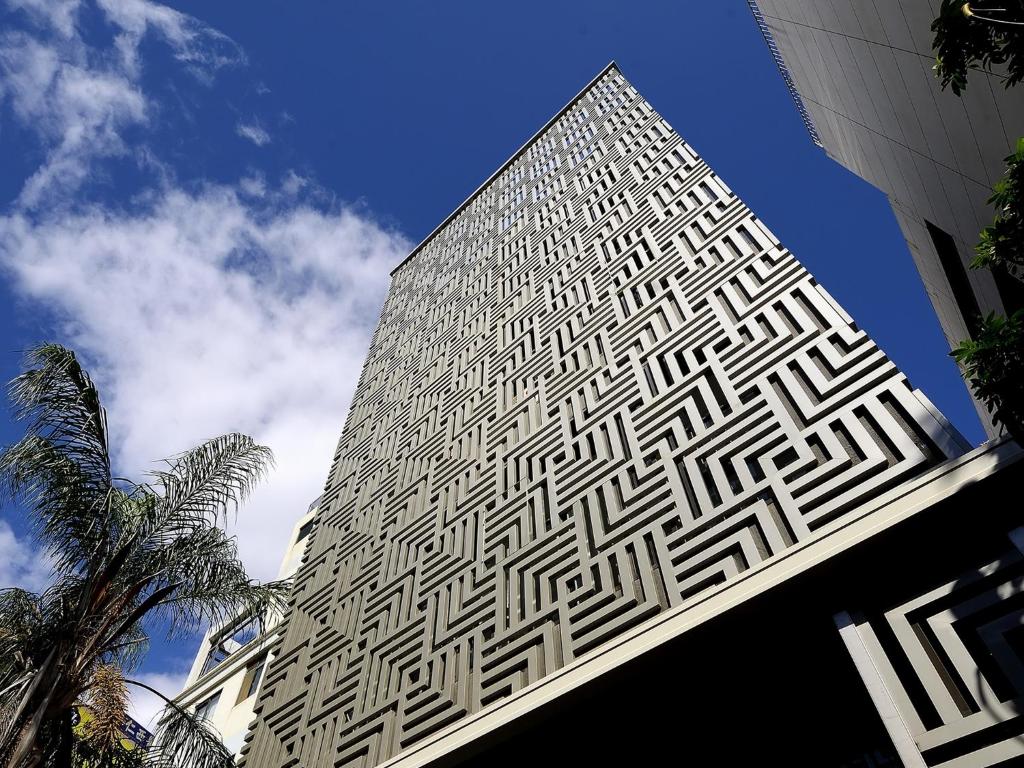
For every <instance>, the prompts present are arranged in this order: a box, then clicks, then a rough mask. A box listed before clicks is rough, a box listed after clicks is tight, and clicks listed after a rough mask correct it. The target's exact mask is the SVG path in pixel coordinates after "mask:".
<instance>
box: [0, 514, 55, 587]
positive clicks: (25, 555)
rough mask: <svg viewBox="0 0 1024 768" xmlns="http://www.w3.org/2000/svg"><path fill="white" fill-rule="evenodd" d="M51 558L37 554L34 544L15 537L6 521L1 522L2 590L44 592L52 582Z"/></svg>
mask: <svg viewBox="0 0 1024 768" xmlns="http://www.w3.org/2000/svg"><path fill="white" fill-rule="evenodd" d="M50 562H51V561H50V558H48V557H46V556H45V555H42V554H41V553H39V552H36V551H35V549H34V548H33V547H32V542H31V541H29V540H28V539H27V538H19V537H18V536H16V535H15V533H14V531H13V530H12V529H11V526H10V525H8V523H7V521H6V520H0V589H3V588H4V587H21V588H22V589H27V590H29V591H30V592H37V593H38V592H42V591H43V590H44V589H46V587H47V585H48V584H49V581H50Z"/></svg>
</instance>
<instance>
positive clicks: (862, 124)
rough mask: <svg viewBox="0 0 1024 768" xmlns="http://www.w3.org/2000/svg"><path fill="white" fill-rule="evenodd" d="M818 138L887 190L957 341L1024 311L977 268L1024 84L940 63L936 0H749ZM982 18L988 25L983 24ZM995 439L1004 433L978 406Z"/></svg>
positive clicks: (1022, 294) (1023, 114) (1018, 123)
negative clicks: (956, 80)
mask: <svg viewBox="0 0 1024 768" xmlns="http://www.w3.org/2000/svg"><path fill="white" fill-rule="evenodd" d="M748 3H749V5H750V7H751V9H752V10H753V12H754V16H755V18H756V20H757V21H758V24H759V25H760V27H761V31H762V32H763V33H764V36H765V40H766V41H767V43H768V47H769V49H770V50H771V53H772V55H773V56H774V57H775V60H776V63H777V64H778V66H779V69H780V71H781V72H782V75H783V79H784V81H785V82H786V85H787V87H788V88H789V89H790V91H791V92H792V94H793V97H794V99H795V100H796V103H797V108H798V109H799V111H800V114H801V116H802V117H803V120H804V123H805V124H806V126H807V130H808V132H809V133H810V135H811V138H812V140H813V141H814V142H815V143H816V144H818V145H819V146H820V147H822V148H823V149H824V150H825V152H827V153H828V155H829V157H831V158H832V159H834V160H836V161H837V162H839V163H841V164H842V165H844V166H845V167H846V168H848V169H850V170H851V171H853V172H854V173H856V174H857V175H858V176H860V177H861V178H863V179H865V180H866V181H868V182H870V183H871V184H873V185H874V186H876V187H878V188H879V189H880V190H882V191H883V192H885V194H886V195H887V196H888V197H889V200H890V202H891V203H892V208H893V211H894V212H895V214H896V218H897V220H898V221H899V224H900V228H901V229H902V230H903V235H904V237H905V238H906V240H907V245H908V247H909V248H910V253H911V255H912V256H913V258H914V262H915V264H916V265H917V269H918V272H920V274H921V279H922V280H923V281H924V285H925V288H926V289H927V291H928V295H929V297H930V298H931V301H932V305H933V306H934V308H935V312H936V314H937V315H938V317H939V322H940V324H941V326H942V329H943V332H944V333H945V334H946V338H947V339H948V341H949V343H950V345H951V346H955V345H956V344H957V343H959V342H960V341H962V340H964V339H966V338H969V337H970V335H971V333H972V331H973V329H974V326H975V323H976V320H977V318H978V317H980V316H983V315H987V314H988V313H989V312H993V311H995V312H999V313H1003V314H1008V313H1011V312H1013V311H1015V310H1017V309H1020V308H1022V307H1024V285H1022V284H1021V282H1020V281H1019V280H1016V279H1015V278H1013V277H1012V276H1010V275H1009V274H1005V273H995V274H993V273H992V272H990V271H988V270H971V269H968V267H967V265H968V264H969V263H970V261H971V259H972V258H973V257H974V246H975V244H976V243H977V242H978V235H979V233H980V231H981V229H982V228H983V227H985V226H986V225H988V224H990V223H992V219H993V217H994V216H995V211H994V210H993V209H992V207H991V206H990V205H988V204H987V203H986V200H987V199H988V197H989V195H991V193H992V187H993V185H994V184H995V182H996V181H997V180H998V178H999V177H1000V176H1001V175H1002V174H1003V172H1004V171H1005V170H1006V163H1005V161H1004V158H1006V157H1007V156H1008V155H1009V154H1011V153H1012V152H1013V150H1014V147H1015V145H1016V142H1017V140H1018V139H1019V138H1021V137H1024V91H1022V90H1021V89H1020V88H1017V89H1011V90H1007V89H1005V88H1004V87H1003V80H1004V78H1002V77H1000V76H999V75H998V74H989V73H985V72H983V71H980V70H975V71H972V72H971V74H970V78H969V84H968V88H967V90H966V91H965V92H964V94H963V96H956V95H955V94H954V93H953V92H952V91H949V90H947V91H943V90H942V88H941V87H940V83H939V80H938V78H936V77H935V73H934V72H933V71H932V67H933V65H934V64H935V53H934V51H933V50H932V37H933V34H932V32H931V24H932V22H933V21H934V20H935V18H936V17H937V16H938V13H939V6H940V3H939V0H748ZM978 23H982V22H978ZM979 415H980V417H981V420H982V423H983V424H984V425H985V428H986V430H987V431H988V433H989V434H990V435H993V436H994V435H995V434H996V432H997V430H996V428H995V427H993V425H992V423H991V420H990V419H989V417H988V416H987V415H986V414H985V413H984V409H983V408H982V407H981V406H980V405H979Z"/></svg>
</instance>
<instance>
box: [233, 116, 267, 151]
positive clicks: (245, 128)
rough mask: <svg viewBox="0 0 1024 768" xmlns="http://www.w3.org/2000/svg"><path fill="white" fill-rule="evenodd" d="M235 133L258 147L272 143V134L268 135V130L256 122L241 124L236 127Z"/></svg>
mask: <svg viewBox="0 0 1024 768" xmlns="http://www.w3.org/2000/svg"><path fill="white" fill-rule="evenodd" d="M235 133H237V134H238V135H239V136H241V137H242V138H243V139H248V140H249V141H251V142H252V143H253V144H255V145H256V146H257V147H262V146H265V145H267V144H269V143H270V134H269V133H267V131H266V129H265V128H264V127H263V126H262V125H260V124H259V123H258V122H256V121H252V122H249V123H239V124H238V125H236V126H235Z"/></svg>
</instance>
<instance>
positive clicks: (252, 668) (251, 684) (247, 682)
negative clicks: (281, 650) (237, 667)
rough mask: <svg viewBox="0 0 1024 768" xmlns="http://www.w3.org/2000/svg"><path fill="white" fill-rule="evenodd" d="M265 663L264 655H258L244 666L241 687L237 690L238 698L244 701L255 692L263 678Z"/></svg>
mask: <svg viewBox="0 0 1024 768" xmlns="http://www.w3.org/2000/svg"><path fill="white" fill-rule="evenodd" d="M266 663H267V657H266V656H260V657H259V658H258V659H256V660H255V661H253V662H251V663H250V664H249V666H248V667H246V668H245V677H244V678H243V679H242V688H241V690H240V691H239V692H238V700H239V701H244V700H245V699H248V698H249V697H250V696H252V695H253V694H255V693H256V691H257V690H259V687H260V681H261V680H262V679H263V667H264V666H265V665H266Z"/></svg>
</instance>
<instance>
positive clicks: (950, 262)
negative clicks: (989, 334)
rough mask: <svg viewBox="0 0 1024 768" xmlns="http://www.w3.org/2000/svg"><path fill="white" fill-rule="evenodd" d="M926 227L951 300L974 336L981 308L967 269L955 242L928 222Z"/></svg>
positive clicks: (946, 233) (947, 234)
mask: <svg viewBox="0 0 1024 768" xmlns="http://www.w3.org/2000/svg"><path fill="white" fill-rule="evenodd" d="M925 226H927V227H928V234H929V235H930V236H931V238H932V245H934V246H935V252H936V253H937V254H938V256H939V264H940V265H941V266H942V271H943V272H944V273H945V275H946V282H948V283H949V288H950V290H951V291H952V292H953V300H954V301H955V302H956V305H957V308H958V309H959V310H960V315H961V316H962V317H963V319H964V323H965V324H966V325H967V331H968V333H970V334H971V336H974V335H975V334H976V333H977V331H978V323H979V321H980V319H981V307H979V306H978V298H977V296H975V295H974V289H973V288H971V281H970V280H969V279H968V277H967V268H966V267H965V266H964V262H963V259H961V258H960V252H959V251H958V250H957V249H956V242H955V241H954V240H953V237H952V236H951V235H950V234H949V233H948V232H946V231H944V230H942V229H939V228H938V227H936V226H935V225H934V224H932V223H931V222H930V221H926V222H925Z"/></svg>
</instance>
